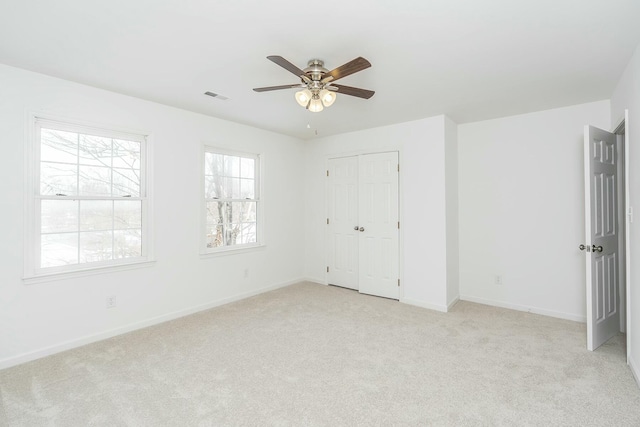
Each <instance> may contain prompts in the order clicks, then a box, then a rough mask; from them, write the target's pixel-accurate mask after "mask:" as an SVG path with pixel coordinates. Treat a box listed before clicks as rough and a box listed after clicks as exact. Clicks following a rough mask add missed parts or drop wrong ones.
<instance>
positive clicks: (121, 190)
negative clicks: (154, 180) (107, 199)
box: [113, 169, 140, 197]
mask: <svg viewBox="0 0 640 427" xmlns="http://www.w3.org/2000/svg"><path fill="white" fill-rule="evenodd" d="M113 195H114V196H131V197H138V196H140V171H137V170H131V169H113Z"/></svg>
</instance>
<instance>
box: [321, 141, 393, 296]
mask: <svg viewBox="0 0 640 427" xmlns="http://www.w3.org/2000/svg"><path fill="white" fill-rule="evenodd" d="M328 165H329V168H328V170H327V178H328V185H327V196H328V200H327V204H328V217H327V225H328V229H329V233H328V234H329V238H328V240H329V242H328V252H329V253H328V260H329V265H328V266H327V270H328V271H327V280H328V283H329V284H332V285H337V286H342V287H345V288H350V289H357V290H359V291H360V292H361V293H366V294H370V295H376V296H381V297H386V298H393V299H398V298H399V292H398V262H399V241H398V234H399V230H398V228H399V223H398V153H397V152H392V153H376V154H365V155H361V156H352V157H342V158H336V159H330V160H329V163H328Z"/></svg>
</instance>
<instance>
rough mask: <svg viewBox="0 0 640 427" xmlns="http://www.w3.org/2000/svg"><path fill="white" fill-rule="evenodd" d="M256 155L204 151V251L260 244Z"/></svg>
mask: <svg viewBox="0 0 640 427" xmlns="http://www.w3.org/2000/svg"><path fill="white" fill-rule="evenodd" d="M259 170H260V161H259V156H258V155H251V154H239V153H227V152H220V151H219V150H217V149H214V148H210V147H205V152H204V211H205V212H204V223H205V224H204V225H205V233H204V237H205V239H204V240H205V244H204V252H217V251H220V250H224V249H239V248H243V247H250V246H257V245H259V244H260V240H261V239H260V233H261V231H262V230H261V225H260V222H261V221H260V217H261V215H260V214H261V212H260V209H261V205H260V194H259V190H260V182H259V181H260V173H259Z"/></svg>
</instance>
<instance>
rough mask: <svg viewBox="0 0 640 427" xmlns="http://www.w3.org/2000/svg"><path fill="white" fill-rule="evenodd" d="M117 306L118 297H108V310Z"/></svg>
mask: <svg viewBox="0 0 640 427" xmlns="http://www.w3.org/2000/svg"><path fill="white" fill-rule="evenodd" d="M115 306H116V296H115V295H111V296H109V297H107V308H114V307H115Z"/></svg>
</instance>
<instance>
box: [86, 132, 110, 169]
mask: <svg viewBox="0 0 640 427" xmlns="http://www.w3.org/2000/svg"><path fill="white" fill-rule="evenodd" d="M79 153H80V159H79V163H80V164H81V165H92V166H107V167H111V138H104V137H101V136H93V135H82V134H81V135H80V151H79Z"/></svg>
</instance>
